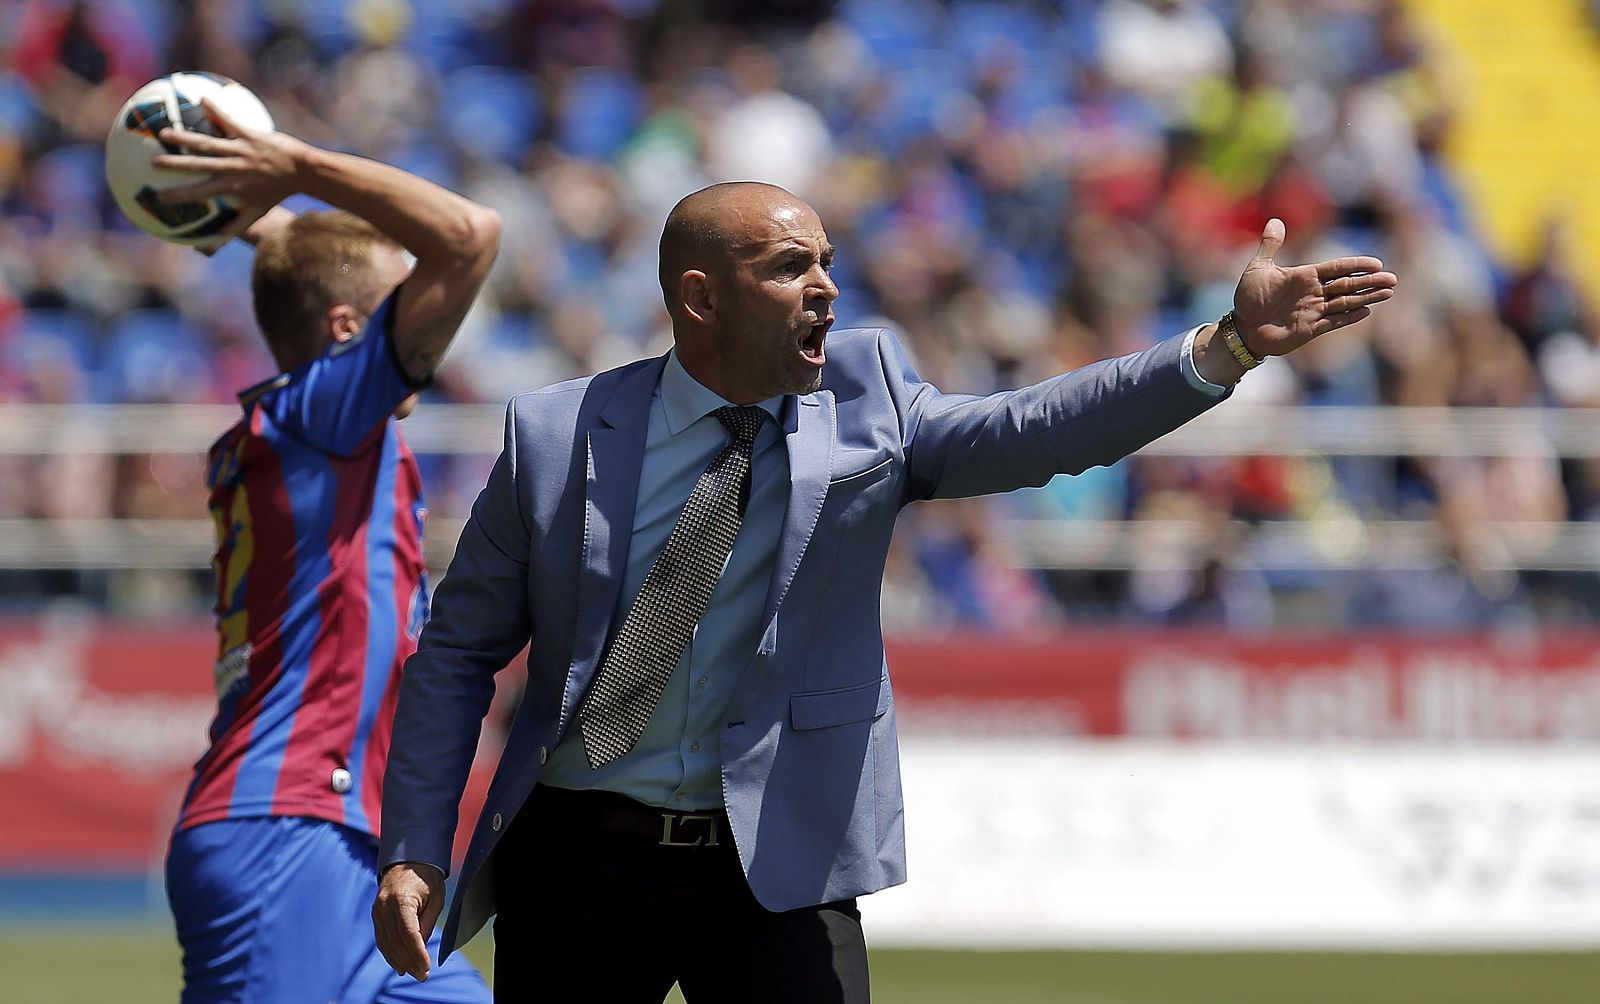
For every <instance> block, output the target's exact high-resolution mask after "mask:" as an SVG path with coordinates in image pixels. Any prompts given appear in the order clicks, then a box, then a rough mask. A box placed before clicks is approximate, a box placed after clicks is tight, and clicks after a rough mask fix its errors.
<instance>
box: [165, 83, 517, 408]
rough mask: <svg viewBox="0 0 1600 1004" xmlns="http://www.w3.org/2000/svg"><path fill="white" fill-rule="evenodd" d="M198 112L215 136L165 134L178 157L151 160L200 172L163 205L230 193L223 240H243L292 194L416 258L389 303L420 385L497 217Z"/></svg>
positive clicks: (468, 296)
mask: <svg viewBox="0 0 1600 1004" xmlns="http://www.w3.org/2000/svg"><path fill="white" fill-rule="evenodd" d="M205 108H206V112H207V114H209V115H210V116H211V118H212V120H213V121H215V122H216V123H217V124H218V125H219V126H220V127H221V128H222V130H223V132H224V133H225V135H224V136H223V137H215V136H206V135H203V134H201V133H196V132H189V131H186V130H174V129H165V130H163V131H162V133H161V139H162V141H163V142H165V143H167V144H169V145H174V146H178V147H181V148H183V149H184V150H185V151H186V152H185V153H180V154H163V155H161V156H158V157H156V158H155V160H154V163H155V166H157V167H162V168H168V169H171V170H178V171H193V172H196V173H199V174H205V175H208V176H209V177H206V178H205V179H203V180H200V181H196V182H194V183H193V184H189V185H182V186H177V187H174V188H170V189H166V190H164V191H163V192H162V193H161V197H162V199H163V200H165V201H168V202H189V201H194V200H197V199H204V198H210V197H213V196H217V195H229V196H232V197H234V198H235V199H237V200H238V201H239V203H240V209H239V218H238V219H237V220H235V221H234V223H233V224H232V225H231V226H230V227H229V228H228V230H226V231H225V232H224V234H225V236H227V237H233V236H245V237H246V239H248V237H249V232H250V228H251V227H253V226H254V225H256V224H257V223H258V221H259V222H267V221H266V220H264V219H263V218H264V217H266V216H267V214H268V213H269V211H271V210H273V208H274V207H276V206H277V205H278V203H280V202H282V201H283V200H284V199H285V198H287V197H288V196H290V195H294V194H296V193H304V194H306V195H310V196H312V197H314V198H318V199H321V200H322V201H323V202H326V203H328V204H329V205H331V206H337V207H338V208H340V209H343V210H346V211H348V212H351V213H354V214H355V215H357V216H360V217H361V218H362V219H364V220H366V221H367V222H369V223H371V224H372V225H373V226H375V227H377V228H378V229H379V230H381V231H382V232H383V233H384V234H386V235H387V236H389V237H391V238H393V239H394V240H395V241H396V242H397V243H398V244H400V246H401V247H403V248H405V249H406V250H407V251H409V252H411V253H412V254H413V255H414V256H416V259H417V262H416V266H415V268H413V269H412V272H411V276H410V278H409V279H407V280H406V282H405V285H404V286H403V287H402V288H401V291H400V297H399V300H398V301H397V302H396V304H395V308H396V313H395V318H394V327H393V337H394V345H395V351H396V353H397V355H398V357H399V359H400V364H401V366H402V367H403V368H404V369H405V372H406V375H407V376H408V377H410V378H411V379H412V380H413V381H414V382H417V383H421V382H423V381H425V380H427V378H428V377H429V376H431V375H432V373H433V370H434V367H436V366H437V365H438V364H439V360H440V359H441V358H443V357H444V353H445V349H446V348H447V347H448V346H449V344H450V339H451V338H453V337H454V336H455V333H456V329H457V328H458V327H460V325H461V320H462V318H463V317H465V316H466V313H467V309H468V307H470V306H471V305H472V301H473V298H474V297H475V296H476V295H477V293H478V288H479V287H480V286H481V285H482V284H483V280H484V277H485V276H487V275H488V274H489V267H490V266H491V265H492V264H493V263H494V257H495V253H496V251H497V250H498V249H499V244H500V217H499V214H497V213H496V212H495V211H494V210H492V209H490V208H488V207H486V206H481V205H478V204H477V203H475V202H472V201H471V200H469V199H465V198H463V197H461V196H459V195H457V194H455V193H454V192H451V191H448V190H446V189H444V188H441V187H439V186H438V185H435V184H433V183H432V182H430V181H425V180H423V179H422V178H419V177H417V176H415V175H412V174H407V173H406V172H405V171H402V170H400V169H399V168H396V167H390V166H389V165H387V164H381V163H378V162H377V161H374V160H368V159H366V158H364V157H356V156H352V155H350V154H344V153H334V152H332V151H329V150H323V149H320V148H318V147H315V146H312V145H310V144H308V143H305V142H302V141H301V140H298V139H295V138H294V137H293V136H289V135H287V134H285V133H281V132H255V131H253V130H250V129H246V128H244V127H242V126H240V125H239V124H238V123H237V122H234V121H232V120H231V119H229V118H228V117H227V115H226V113H224V112H223V111H222V110H221V109H219V108H218V107H217V106H216V105H214V104H212V103H210V102H209V101H207V102H206V104H205Z"/></svg>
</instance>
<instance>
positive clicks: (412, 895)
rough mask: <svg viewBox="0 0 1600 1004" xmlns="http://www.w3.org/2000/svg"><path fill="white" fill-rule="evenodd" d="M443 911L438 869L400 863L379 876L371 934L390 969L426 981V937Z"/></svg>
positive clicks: (427, 865) (417, 864)
mask: <svg viewBox="0 0 1600 1004" xmlns="http://www.w3.org/2000/svg"><path fill="white" fill-rule="evenodd" d="M443 910H444V873H443V872H441V871H440V870H439V869H438V868H435V867H434V866H433V865H430V864H424V863H422V862H412V861H402V862H401V863H399V864H397V865H394V866H392V867H390V868H389V869H388V870H387V871H385V872H384V873H383V877H382V878H381V879H380V880H379V882H378V898H377V899H375V900H373V902H372V933H373V936H374V938H375V939H376V940H377V942H378V951H380V952H382V953H383V957H384V960H385V961H387V962H388V963H389V967H390V968H391V969H393V970H394V971H395V972H397V973H399V974H401V975H402V976H414V977H416V978H417V979H418V980H426V979H427V978H428V971H429V969H431V968H432V960H431V959H429V958H428V937H429V935H431V934H432V933H433V925H434V924H437V923H438V922H439V914H440V913H441V912H443Z"/></svg>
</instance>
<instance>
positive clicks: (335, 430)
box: [260, 290, 422, 457]
mask: <svg viewBox="0 0 1600 1004" xmlns="http://www.w3.org/2000/svg"><path fill="white" fill-rule="evenodd" d="M398 295H399V293H398V290H397V291H396V292H394V293H391V294H389V298H388V299H386V300H384V301H383V303H382V305H380V306H379V307H378V309H377V310H376V311H374V312H373V314H372V317H371V319H369V320H368V321H367V325H366V327H364V328H363V329H362V330H361V333H360V334H358V335H356V336H355V337H354V338H352V339H350V340H349V341H347V342H339V343H337V344H335V345H333V346H331V347H330V348H329V349H328V351H327V352H325V353H323V354H322V355H321V356H319V357H318V358H316V359H313V360H312V361H311V362H309V363H307V364H306V365H304V366H302V367H300V368H299V369H297V370H295V371H294V372H293V373H291V374H290V375H289V380H288V382H287V383H286V384H284V386H282V387H279V388H277V389H275V390H273V391H272V392H271V393H270V394H269V395H267V396H265V397H263V398H262V401H261V405H260V407H263V408H266V409H268V410H269V411H270V413H271V415H272V420H273V422H274V423H275V424H276V425H277V426H278V428H280V429H282V430H284V431H285V432H287V433H289V434H290V435H292V436H294V437H295V438H297V439H299V440H301V441H302V442H305V443H309V444H311V445H312V446H314V447H316V448H317V449H319V450H323V451H325V452H327V453H332V454H335V455H337V456H343V457H347V456H351V455H353V454H355V453H356V452H358V451H359V450H360V449H361V447H362V445H363V444H365V443H366V442H367V441H368V438H369V437H370V436H371V435H372V433H373V430H374V429H376V428H377V427H378V426H380V425H382V424H383V423H384V422H385V421H386V420H387V419H388V417H389V416H390V415H392V414H393V413H394V410H395V408H396V407H398V406H399V404H400V402H402V401H404V400H405V399H406V398H407V397H409V396H410V395H411V394H412V393H413V392H415V391H417V390H419V389H421V387H422V385H421V384H416V383H413V382H412V381H411V379H410V377H408V376H406V373H405V370H404V369H402V368H401V366H400V360H399V358H398V357H397V356H396V355H395V349H394V339H393V337H392V336H391V328H392V327H393V324H394V304H395V298H396V297H397V296H398Z"/></svg>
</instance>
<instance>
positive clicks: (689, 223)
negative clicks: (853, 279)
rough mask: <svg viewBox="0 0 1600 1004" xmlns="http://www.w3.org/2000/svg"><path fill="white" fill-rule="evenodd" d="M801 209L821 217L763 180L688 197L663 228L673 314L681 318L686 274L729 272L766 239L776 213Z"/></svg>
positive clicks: (664, 273)
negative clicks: (680, 283)
mask: <svg viewBox="0 0 1600 1004" xmlns="http://www.w3.org/2000/svg"><path fill="white" fill-rule="evenodd" d="M796 211H798V212H801V213H809V214H811V215H812V216H815V215H816V213H815V211H814V210H812V208H811V207H810V206H808V205H806V204H805V203H804V202H802V201H801V200H800V199H798V198H796V197H795V196H794V195H792V194H790V193H789V192H787V191H785V190H784V189H782V188H779V187H778V186H777V185H769V184H766V183H765V182H760V181H729V182H724V183H722V184H720V185H712V186H711V187H709V188H702V189H700V191H698V192H694V193H691V194H689V195H686V196H684V197H683V199H682V200H681V201H679V203H678V204H677V205H676V206H673V207H672V212H671V213H669V214H668V215H667V225H666V227H665V228H664V229H663V230H662V231H661V259H660V279H661V292H662V294H663V295H664V296H665V297H666V301H667V312H668V313H670V314H672V316H673V317H677V316H678V313H679V310H680V309H681V307H682V304H681V302H679V301H680V298H679V282H680V280H681V279H682V278H683V273H685V272H704V273H706V274H707V275H714V276H726V275H727V274H728V271H729V270H730V269H731V268H732V267H733V264H734V262H735V261H737V260H738V258H739V256H740V255H741V253H743V252H745V251H746V250H747V249H749V248H750V247H752V246H754V245H756V244H759V243H760V242H762V241H763V240H764V239H765V238H766V236H767V233H768V231H769V230H770V229H771V224H772V221H773V219H774V217H775V216H776V215H778V214H785V215H787V214H792V213H794V212H796Z"/></svg>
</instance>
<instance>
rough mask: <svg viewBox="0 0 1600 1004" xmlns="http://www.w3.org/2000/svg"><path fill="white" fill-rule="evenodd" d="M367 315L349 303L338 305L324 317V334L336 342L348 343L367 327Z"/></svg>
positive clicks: (330, 308) (330, 309) (331, 308)
mask: <svg viewBox="0 0 1600 1004" xmlns="http://www.w3.org/2000/svg"><path fill="white" fill-rule="evenodd" d="M366 323H367V315H365V314H363V313H362V312H361V311H359V310H357V309H356V308H354V307H352V306H350V305H349V304H348V303H337V304H334V305H333V306H332V307H329V308H328V313H327V314H326V315H325V316H324V317H323V319H322V324H323V332H324V333H325V334H326V335H327V336H328V337H329V338H332V339H333V340H334V341H335V342H348V341H349V340H350V339H352V338H354V337H355V336H356V335H358V334H360V333H361V329H362V328H363V327H365V326H366Z"/></svg>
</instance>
